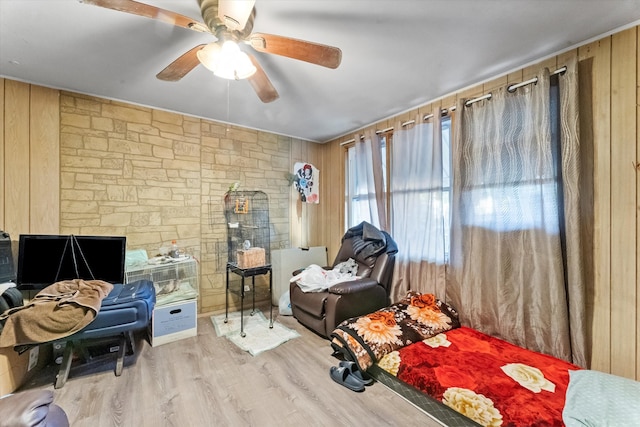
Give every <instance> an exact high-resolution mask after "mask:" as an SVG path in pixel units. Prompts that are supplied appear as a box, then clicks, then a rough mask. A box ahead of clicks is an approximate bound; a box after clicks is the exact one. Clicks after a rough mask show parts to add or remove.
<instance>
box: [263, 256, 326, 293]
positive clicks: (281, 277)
mask: <svg viewBox="0 0 640 427" xmlns="http://www.w3.org/2000/svg"><path fill="white" fill-rule="evenodd" d="M311 264H317V265H320V266H323V267H324V266H326V265H327V248H326V246H312V247H310V248H288V249H276V250H273V251H271V268H272V272H271V274H273V293H272V294H271V302H272V303H273V305H278V303H279V301H280V296H281V295H282V294H284V293H285V292H287V291H288V290H289V280H290V279H291V277H292V276H293V272H294V271H296V270H298V269H300V268H305V267H308V266H309V265H311Z"/></svg>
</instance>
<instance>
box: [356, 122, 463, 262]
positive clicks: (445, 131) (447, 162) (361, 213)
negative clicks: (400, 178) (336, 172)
mask: <svg viewBox="0 0 640 427" xmlns="http://www.w3.org/2000/svg"><path fill="white" fill-rule="evenodd" d="M441 127H442V162H443V168H442V171H443V177H442V178H443V187H442V188H441V189H436V191H441V192H442V194H441V197H438V198H436V201H437V203H441V204H442V210H443V215H444V232H445V237H444V239H445V242H444V247H445V260H446V259H448V253H449V223H450V212H449V205H450V196H451V194H450V193H451V184H452V183H451V154H450V153H451V144H450V140H451V119H450V118H449V117H444V118H443V119H442V121H441ZM390 144H393V141H392V135H391V134H389V135H384V136H381V144H380V150H381V158H382V171H383V181H384V188H385V193H386V192H387V191H388V188H389V182H388V177H389V176H390V170H389V168H390V162H389V161H388V160H389V159H388V158H387V153H388V152H389V153H390V148H389V147H390ZM345 166H346V170H345V177H346V185H345V228H347V229H348V228H350V227H353V226H355V225H357V224H359V223H360V222H362V221H368V222H371V215H370V212H369V200H370V198H373V197H375V195H373V194H370V193H369V192H368V191H367V185H366V184H364V185H363V184H362V183H358V171H357V164H356V148H355V146H351V147H349V148H348V150H347V159H346V162H345ZM417 190H418V191H420V192H423V193H424V194H422V195H421V196H420V198H419V200H422V201H423V202H424V203H425V204H428V203H433V198H432V197H431V192H432V191H434V189H433V188H430V187H429V186H428V185H424V186H421V187H420V188H418V189H417ZM392 199H393V194H391V195H390V197H386V198H385V200H386V204H387V206H386V209H387V212H389V213H391V212H392V209H391V206H390V204H391V203H392V202H391V200H392ZM417 210H419V209H417ZM387 217H390V216H389V215H388V216H387ZM415 227H416V233H420V232H422V233H426V232H427V231H426V230H427V228H429V227H430V225H429V224H418V223H417V224H415ZM391 233H392V234H393V230H392V231H391Z"/></svg>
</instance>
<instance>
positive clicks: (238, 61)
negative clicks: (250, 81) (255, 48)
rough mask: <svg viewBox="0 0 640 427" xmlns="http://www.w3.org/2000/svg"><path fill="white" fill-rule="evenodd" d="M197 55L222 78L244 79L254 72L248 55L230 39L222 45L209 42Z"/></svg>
mask: <svg viewBox="0 0 640 427" xmlns="http://www.w3.org/2000/svg"><path fill="white" fill-rule="evenodd" d="M197 56H198V60H199V61H200V62H201V63H202V65H204V66H205V67H207V68H208V69H209V70H211V71H213V74H215V75H216V76H218V77H222V78H224V79H229V80H241V79H246V78H248V77H251V76H252V75H253V74H254V73H255V72H256V67H255V66H254V65H253V63H252V62H251V60H250V59H249V56H248V55H247V54H246V53H244V52H243V51H241V50H240V47H238V45H237V43H235V42H234V41H231V40H227V41H225V42H224V44H223V45H222V46H220V45H219V44H218V43H209V44H208V45H206V46H205V47H203V48H202V49H200V50H199V51H198V53H197Z"/></svg>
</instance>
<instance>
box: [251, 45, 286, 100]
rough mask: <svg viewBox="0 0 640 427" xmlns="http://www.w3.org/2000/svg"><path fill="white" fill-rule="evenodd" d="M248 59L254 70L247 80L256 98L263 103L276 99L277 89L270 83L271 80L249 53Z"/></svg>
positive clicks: (277, 96)
mask: <svg viewBox="0 0 640 427" xmlns="http://www.w3.org/2000/svg"><path fill="white" fill-rule="evenodd" d="M249 59H251V63H253V65H254V66H255V67H256V72H255V73H254V74H253V75H252V76H251V77H249V78H248V79H247V80H249V83H250V84H251V87H253V90H255V91H256V93H257V94H258V98H260V100H261V101H262V102H264V103H265V104H266V103H269V102H273V101H275V100H276V99H278V98H279V97H280V95H278V91H277V90H276V88H275V87H273V85H272V84H271V80H269V77H267V74H266V73H265V72H264V70H263V69H262V67H261V66H260V63H259V62H258V61H256V59H255V58H254V57H253V56H252V55H249Z"/></svg>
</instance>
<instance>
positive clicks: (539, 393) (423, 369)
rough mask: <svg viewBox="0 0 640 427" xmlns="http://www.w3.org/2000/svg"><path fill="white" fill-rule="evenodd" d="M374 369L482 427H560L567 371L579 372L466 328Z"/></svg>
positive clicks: (393, 355) (412, 347)
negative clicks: (389, 375) (394, 377)
mask: <svg viewBox="0 0 640 427" xmlns="http://www.w3.org/2000/svg"><path fill="white" fill-rule="evenodd" d="M378 366H379V367H380V368H382V369H384V370H386V371H387V372H389V373H391V374H392V375H395V376H397V378H398V379H400V380H402V381H404V382H406V383H408V384H410V385H412V386H414V387H416V388H418V389H419V390H421V391H423V392H424V393H426V394H428V395H430V396H431V397H433V398H435V399H437V400H439V401H441V402H442V403H444V404H445V405H447V406H450V407H452V408H453V409H455V410H457V411H458V412H460V413H462V414H463V415H465V416H467V417H469V418H471V419H473V420H474V421H476V422H478V423H479V424H481V425H485V426H562V425H563V422H562V409H563V407H564V402H565V394H566V391H567V386H568V384H569V371H570V370H577V369H581V368H579V367H578V366H575V365H573V364H571V363H568V362H565V361H563V360H559V359H556V358H554V357H551V356H548V355H544V354H541V353H536V352H533V351H529V350H525V349H523V348H520V347H517V346H515V345H513V344H510V343H508V342H506V341H503V340H500V339H497V338H493V337H490V336H488V335H485V334H483V333H481V332H478V331H476V330H474V329H470V328H467V327H460V328H457V329H453V330H450V331H446V332H444V333H441V334H438V335H436V336H434V337H433V338H429V339H425V340H424V341H422V342H418V343H415V344H411V345H408V346H406V347H403V348H400V349H398V350H395V351H392V352H390V353H388V354H386V355H385V356H384V357H382V358H381V360H379V361H378Z"/></svg>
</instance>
